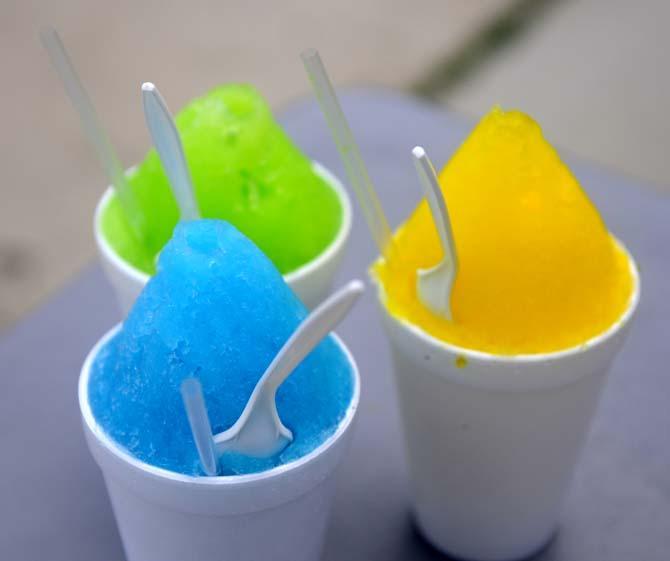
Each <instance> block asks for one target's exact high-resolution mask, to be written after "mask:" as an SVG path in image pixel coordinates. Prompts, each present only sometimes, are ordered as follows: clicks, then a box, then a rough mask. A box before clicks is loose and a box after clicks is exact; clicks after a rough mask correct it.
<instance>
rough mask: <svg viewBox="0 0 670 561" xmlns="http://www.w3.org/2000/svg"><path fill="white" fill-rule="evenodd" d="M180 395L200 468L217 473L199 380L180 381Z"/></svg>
mask: <svg viewBox="0 0 670 561" xmlns="http://www.w3.org/2000/svg"><path fill="white" fill-rule="evenodd" d="M181 397H182V400H183V401H184V408H185V409H186V415H187V417H188V423H189V425H191V432H192V433H193V440H194V441H195V446H196V448H197V449H198V455H199V456H200V463H201V465H202V469H203V471H204V472H205V473H206V474H207V475H218V471H219V467H218V461H217V457H216V451H215V445H214V439H213V437H212V426H211V425H210V424H209V417H208V415H207V407H206V406H205V397H204V396H203V394H202V386H201V385H200V381H199V380H198V379H197V378H186V379H185V380H184V381H183V382H182V383H181Z"/></svg>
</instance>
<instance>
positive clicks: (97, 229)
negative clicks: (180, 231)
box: [93, 160, 353, 285]
mask: <svg viewBox="0 0 670 561" xmlns="http://www.w3.org/2000/svg"><path fill="white" fill-rule="evenodd" d="M312 168H313V169H314V171H315V172H316V173H317V175H319V176H320V177H321V178H322V179H324V180H325V181H326V183H327V184H328V186H329V187H330V188H331V189H332V190H333V191H334V192H335V195H336V196H337V199H338V201H339V203H340V208H341V209H342V219H341V222H340V228H339V229H338V231H337V233H336V235H335V237H334V238H333V240H332V241H331V242H330V243H329V244H328V245H327V246H326V247H325V248H324V249H323V251H321V253H319V254H318V255H317V256H316V257H314V258H313V259H312V260H311V261H307V262H306V263H303V264H302V265H300V267H298V268H297V269H294V270H293V271H290V272H288V273H286V274H285V275H283V277H284V280H285V281H286V283H287V284H291V285H293V284H295V283H297V282H300V280H301V279H303V278H305V277H307V276H309V275H311V274H312V273H313V272H314V271H315V270H318V269H319V268H321V267H322V266H323V265H324V264H325V263H327V262H328V261H330V260H331V259H333V257H335V255H337V254H338V252H339V251H340V250H341V248H342V246H343V245H344V244H345V242H346V240H347V238H348V236H349V233H350V231H351V224H352V219H353V213H352V207H351V199H350V198H349V195H348V193H347V190H346V189H345V188H344V185H343V184H342V182H341V181H340V180H339V179H338V177H337V176H336V175H335V174H333V173H332V172H331V171H330V170H329V169H328V168H326V167H325V166H324V165H323V164H321V163H319V162H317V161H316V160H312ZM134 169H135V166H131V167H130V168H128V170H126V173H129V172H131V171H132V170H134ZM113 195H114V189H113V188H112V187H111V186H109V187H107V189H106V190H105V192H104V193H103V195H102V197H100V199H99V200H98V204H97V205H96V207H95V212H94V214H93V235H94V237H95V242H96V244H97V246H98V247H99V248H100V252H101V253H102V254H103V255H104V256H105V259H107V260H108V261H110V262H111V263H112V264H113V265H114V267H115V268H117V269H119V270H120V271H121V272H122V273H123V274H124V276H127V277H130V278H131V279H132V280H133V281H134V282H136V283H139V284H141V285H144V284H146V283H147V282H148V281H149V278H150V277H151V275H149V274H148V273H145V272H144V271H142V270H140V269H138V268H137V267H135V266H134V265H133V264H131V263H129V262H128V261H126V260H125V259H123V258H122V257H121V256H120V255H119V254H118V253H117V252H116V251H115V249H114V248H113V247H112V245H111V244H110V243H109V241H108V240H107V238H106V237H105V235H104V233H103V229H102V216H103V214H104V212H105V210H106V209H107V206H108V205H109V203H110V201H111V200H112V196H113Z"/></svg>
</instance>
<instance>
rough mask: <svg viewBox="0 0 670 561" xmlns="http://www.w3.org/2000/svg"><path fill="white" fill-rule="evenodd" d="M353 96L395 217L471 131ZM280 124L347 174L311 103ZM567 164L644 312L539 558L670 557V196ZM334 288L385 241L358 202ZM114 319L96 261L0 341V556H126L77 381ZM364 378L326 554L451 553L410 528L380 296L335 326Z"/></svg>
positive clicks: (374, 559) (397, 102)
mask: <svg viewBox="0 0 670 561" xmlns="http://www.w3.org/2000/svg"><path fill="white" fill-rule="evenodd" d="M343 106H344V109H345V112H346V113H347V115H348V117H349V119H350V121H351V123H352V128H353V129H354V134H355V135H356V136H357V138H358V140H359V142H360V144H361V148H362V151H363V155H364V157H365V159H366V162H367V164H368V166H369V170H370V174H371V176H372V178H373V180H374V181H375V184H376V185H377V188H378V190H379V192H380V196H381V198H382V201H383V203H384V206H385V209H386V210H387V213H388V215H389V218H390V220H391V222H392V224H398V222H399V221H400V219H401V218H403V217H404V216H405V215H406V214H407V213H408V212H409V210H410V209H411V208H413V205H414V204H415V203H416V202H417V200H418V198H419V186H418V185H417V181H416V177H415V175H414V173H415V172H414V169H413V165H412V161H411V158H410V149H411V148H412V146H414V145H415V144H418V143H421V144H423V145H424V146H425V147H426V148H427V149H428V151H429V152H430V154H431V156H432V157H433V158H434V160H435V161H436V162H443V161H445V160H446V159H447V158H448V156H449V154H450V153H451V152H452V151H453V150H454V149H455V148H456V146H457V145H458V143H459V141H460V140H462V139H463V138H464V136H465V134H466V133H467V131H468V130H469V128H470V127H471V125H472V123H471V122H469V121H468V120H466V119H464V118H462V117H459V116H457V115H454V114H451V113H449V112H447V111H445V110H444V109H443V108H440V107H437V106H434V105H429V104H426V103H423V102H420V101H417V100H414V99H411V98H407V97H404V96H402V95H399V94H395V93H391V92H388V91H380V90H355V91H350V92H347V93H346V94H345V95H344V96H343ZM281 121H282V123H283V124H284V125H285V127H286V129H287V130H288V132H289V133H290V134H291V135H292V136H293V138H294V139H295V140H296V141H297V143H298V144H299V145H300V146H301V147H302V148H303V149H304V150H305V151H306V152H307V153H308V154H309V155H310V156H311V157H312V158H314V159H316V160H318V161H320V162H322V163H324V164H325V165H326V166H328V167H329V168H330V169H332V170H333V171H334V172H335V173H337V174H338V175H340V177H344V172H343V169H342V165H341V163H340V160H339V157H338V156H337V152H336V150H335V147H334V145H333V143H332V141H331V139H330V136H329V134H328V132H327V130H326V126H325V123H324V121H323V119H322V117H321V115H320V113H319V111H318V108H317V107H316V105H315V104H314V103H313V102H312V101H311V100H309V101H302V102H299V103H296V104H294V105H292V106H290V107H288V108H286V109H285V110H284V111H283V112H282V114H281ZM567 160H568V161H569V162H570V163H571V164H572V166H573V170H574V171H575V173H576V175H577V176H578V177H579V179H580V180H581V181H582V182H583V185H584V186H585V188H586V189H587V190H588V191H589V193H590V195H591V196H592V198H593V200H594V201H595V203H596V204H597V205H598V207H599V208H600V210H601V212H602V214H603V216H604V218H605V220H606V221H607V223H608V225H609V227H610V229H611V230H612V231H613V232H614V233H615V234H616V235H617V236H619V237H620V238H621V239H623V240H624V241H625V243H626V245H627V246H628V247H629V248H630V250H631V251H632V252H633V254H634V255H635V256H636V259H637V260H638V263H639V266H640V269H641V274H642V300H641V304H640V308H639V314H638V317H637V321H636V323H635V325H634V328H633V330H632V333H631V335H630V338H629V340H628V342H627V344H626V347H625V348H624V350H623V352H622V353H621V355H620V357H619V360H618V361H617V363H616V365H615V367H614V369H613V371H612V372H611V376H610V379H609V383H608V386H607V389H606V391H605V394H604V396H603V399H602V401H601V404H600V407H599V410H598V414H597V418H596V420H595V423H594V426H593V429H592V431H591V434H590V437H589V440H588V443H587V446H586V449H585V453H584V454H583V457H582V459H581V462H580V464H579V467H578V469H577V473H576V476H575V480H574V483H573V486H572V489H571V492H570V494H569V497H568V499H567V501H566V505H565V509H564V515H563V518H562V523H561V529H560V532H559V534H558V536H557V538H556V539H555V540H554V541H553V542H552V544H551V545H550V547H549V548H548V549H546V550H545V551H544V552H542V553H541V554H540V555H538V557H537V559H542V560H552V561H558V560H568V559H570V560H576V561H584V560H587V559H588V560H596V559H598V560H622V561H624V560H625V561H632V560H635V561H638V560H639V561H642V560H644V561H667V559H669V558H670V552H669V548H668V546H670V439H669V438H668V436H667V432H668V430H670V407H669V406H668V403H669V402H670V372H669V371H668V366H667V362H668V357H669V353H668V347H669V346H670V345H669V343H668V339H667V333H668V327H670V325H669V319H670V282H669V281H668V280H667V279H668V277H670V263H669V262H668V255H669V250H668V248H669V247H670V198H668V197H666V196H664V195H661V194H658V193H656V192H654V191H653V190H651V189H650V188H648V187H647V186H645V185H643V184H641V183H640V182H638V181H636V180H633V179H631V178H627V177H623V176H620V175H617V174H616V173H611V172H607V171H604V170H602V169H599V168H596V167H593V166H589V165H585V164H583V163H581V162H575V161H573V160H572V159H571V158H569V157H567ZM355 214H356V215H355V224H354V229H353V233H352V240H351V244H350V248H349V253H348V255H347V256H346V258H345V261H344V265H343V267H342V270H341V272H340V275H339V279H338V280H339V283H341V282H344V281H345V280H347V279H350V278H352V277H355V276H356V277H361V278H364V277H365V270H366V267H367V265H368V263H369V262H370V261H371V260H372V259H373V257H374V255H375V251H374V248H373V245H372V242H371V240H370V239H369V236H368V234H367V231H366V228H365V225H364V223H363V221H362V218H361V217H360V215H359V214H358V209H356V213H355ZM118 320H119V315H118V312H117V310H116V306H115V303H114V301H113V299H112V292H111V289H110V287H109V286H108V284H107V283H106V281H105V279H104V278H103V276H102V273H101V271H100V269H99V268H98V266H97V265H92V266H91V267H89V268H87V269H86V270H85V271H83V272H82V273H81V274H80V275H79V276H78V277H77V278H76V279H74V280H73V281H72V282H71V283H70V284H69V285H68V286H66V287H65V288H64V289H63V290H62V291H60V292H59V293H58V294H56V295H55V296H54V297H53V298H52V299H51V300H50V301H49V302H47V303H46V304H45V305H44V306H42V307H41V308H40V309H38V310H36V311H35V312H33V313H32V314H30V315H29V316H28V317H26V318H25V319H24V320H23V321H22V322H20V323H19V324H18V325H16V326H15V327H13V328H12V329H11V330H10V331H8V332H6V333H4V334H3V337H2V338H0V365H1V366H0V371H1V373H2V376H1V377H0V384H1V385H2V386H1V389H2V391H1V392H0V432H1V435H2V436H1V442H2V447H3V452H2V456H0V559H8V560H9V559H16V560H18V559H22V560H26V561H33V560H34V561H43V560H44V559H48V560H50V561H96V560H101V561H102V560H117V559H118V560H120V559H123V552H122V549H121V544H120V541H119V536H118V534H117V530H116V527H115V523H114V519H113V516H112V512H111V508H110V505H109V502H108V500H107V496H106V492H105V489H104V485H103V481H102V478H101V475H100V472H99V471H98V469H97V467H96V465H95V464H94V462H93V460H92V458H91V457H90V456H89V454H88V451H87V449H86V445H85V442H84V438H83V433H82V430H81V427H80V422H79V413H78V405H77V399H76V385H77V378H78V375H79V369H80V366H81V363H82V361H83V359H84V356H85V355H86V353H87V352H88V350H89V349H90V347H91V346H92V345H93V344H94V343H95V341H96V340H97V339H98V338H99V337H100V336H101V335H102V334H103V333H104V332H105V331H106V330H107V329H108V328H109V327H111V326H112V325H113V324H114V323H115V322H117V321H118ZM338 332H339V333H340V335H341V336H342V337H343V339H344V340H345V341H346V342H347V344H348V345H349V346H350V348H351V350H352V352H353V353H354V355H355V356H356V358H357V361H358V363H359V366H360V369H361V373H362V378H363V396H362V403H361V409H360V419H359V423H358V426H357V432H356V436H355V440H354V443H353V447H352V450H351V453H350V454H349V455H348V457H347V459H346V460H345V463H344V465H343V467H342V470H341V472H340V474H339V482H338V485H339V487H338V493H337V497H336V504H335V509H334V512H333V517H332V523H331V526H330V529H329V534H328V539H327V544H326V550H325V553H324V559H326V560H328V561H335V560H347V561H364V560H365V561H382V560H383V561H395V560H397V561H400V560H410V559H412V560H416V561H422V560H430V559H443V558H444V557H442V556H441V555H440V554H439V553H437V552H436V551H434V550H433V549H431V547H430V546H428V545H427V544H426V543H425V542H424V541H423V540H422V539H421V538H420V537H419V536H418V535H417V533H416V532H415V531H414V529H413V527H412V524H411V518H410V513H409V503H408V495H407V477H406V468H405V462H404V458H403V450H402V441H401V436H400V433H399V425H398V418H397V414H396V410H395V395H394V388H393V384H392V377H391V371H390V359H389V355H388V348H387V344H386V341H385V339H384V336H383V333H382V331H381V325H380V321H379V318H378V317H377V316H376V310H375V309H374V301H373V294H372V291H368V293H367V294H366V295H365V297H364V298H363V302H362V303H361V304H359V305H358V306H357V307H356V309H355V311H354V312H353V313H352V315H351V316H350V317H349V318H348V319H347V320H346V321H345V322H344V323H343V324H342V327H341V328H340V329H339V330H338Z"/></svg>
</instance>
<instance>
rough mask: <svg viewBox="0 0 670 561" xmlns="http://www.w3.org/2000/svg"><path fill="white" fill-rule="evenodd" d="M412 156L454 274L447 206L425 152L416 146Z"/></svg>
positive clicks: (456, 257)
mask: <svg viewBox="0 0 670 561" xmlns="http://www.w3.org/2000/svg"><path fill="white" fill-rule="evenodd" d="M412 155H413V156H414V166H415V167H416V171H417V174H418V175H419V180H420V181H421V186H422V187H423V190H424V192H425V194H426V199H427V201H428V206H429V207H430V212H431V214H432V215H433V220H434V222H435V227H436V228H437V233H438V235H439V237H440V243H441V245H442V250H443V251H444V253H445V257H446V258H447V259H448V260H449V262H450V263H451V265H452V267H453V268H454V272H455V271H456V270H457V269H458V254H457V253H456V245H455V244H454V233H453V230H452V229H451V220H450V219H449V211H448V210H447V204H446V202H445V200H444V195H443V194H442V189H441V188H440V183H439V182H438V180H437V174H436V173H435V168H434V167H433V164H432V162H431V161H430V158H428V154H426V151H425V150H424V149H423V148H422V147H421V146H416V147H415V148H414V149H413V150H412Z"/></svg>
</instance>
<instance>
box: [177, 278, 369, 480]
mask: <svg viewBox="0 0 670 561" xmlns="http://www.w3.org/2000/svg"><path fill="white" fill-rule="evenodd" d="M362 292H363V283H362V282H361V281H359V280H354V281H351V282H349V283H348V284H347V285H346V286H344V287H343V288H341V289H340V290H339V291H338V292H336V293H335V294H333V295H332V296H331V297H330V298H328V299H327V300H326V301H324V302H323V303H322V304H320V305H319V306H318V307H317V308H316V309H315V310H314V311H313V312H312V313H311V314H309V316H308V317H307V318H306V319H305V320H304V321H303V322H302V323H301V324H300V325H299V326H298V328H297V329H296V331H295V332H294V333H293V335H291V337H290V338H289V339H288V341H286V343H284V346H283V347H282V348H281V349H280V351H279V353H277V356H275V358H274V360H273V361H272V362H271V363H270V366H268V368H267V370H266V371H265V372H264V373H263V376H261V378H260V380H259V381H258V383H257V384H256V387H255V388H254V390H253V392H252V393H251V397H250V398H249V401H248V402H247V404H246V406H245V407H244V410H243V411H242V414H241V415H240V417H239V418H238V419H237V421H235V423H234V424H233V426H232V427H230V428H229V429H228V430H225V431H223V432H221V433H219V434H217V435H215V436H213V437H212V436H211V428H209V427H210V424H209V419H208V417H207V411H206V409H205V404H204V398H203V397H202V389H201V388H200V385H199V384H193V383H192V382H190V381H189V380H186V381H184V382H183V383H182V397H183V399H184V407H185V408H186V411H187V415H188V418H189V422H190V424H191V430H192V432H193V438H194V440H195V441H196V446H197V448H198V453H199V455H200V461H201V462H202V465H203V470H204V471H205V473H207V474H208V475H215V473H212V470H215V469H216V466H217V465H218V458H219V457H220V456H221V454H223V453H224V452H231V451H234V452H238V453H241V454H245V455H247V456H252V457H256V458H266V457H270V456H273V455H275V454H277V453H278V452H280V451H281V450H282V449H283V448H285V447H286V446H287V445H288V444H289V443H290V442H291V441H292V440H293V435H292V433H291V431H290V430H289V429H288V428H286V427H285V426H284V424H283V423H282V422H281V419H280V418H279V414H278V412H277V405H276V403H275V396H276V393H277V389H278V388H279V386H281V384H282V383H283V382H284V380H286V378H288V377H289V375H290V374H291V373H292V372H293V371H294V369H295V368H296V366H298V364H300V362H302V360H303V359H304V358H305V357H306V356H307V355H308V354H309V353H310V351H311V350H312V349H313V348H314V347H315V346H316V345H317V344H318V343H319V342H320V341H321V340H322V339H323V338H324V337H325V336H326V335H327V334H328V333H330V331H332V330H333V328H334V327H335V326H336V325H337V324H338V323H339V322H340V321H342V319H343V318H344V317H345V316H346V315H347V313H348V312H349V310H350V309H351V307H352V306H353V305H354V303H355V302H356V300H357V299H358V297H359V296H360V295H361V293H362ZM187 382H188V385H187ZM198 393H199V395H198ZM212 448H213V449H214V452H213V454H212V453H211V450H212Z"/></svg>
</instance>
